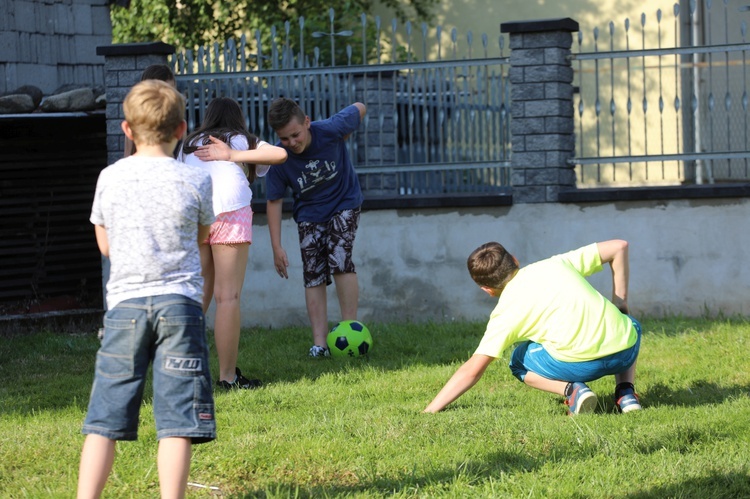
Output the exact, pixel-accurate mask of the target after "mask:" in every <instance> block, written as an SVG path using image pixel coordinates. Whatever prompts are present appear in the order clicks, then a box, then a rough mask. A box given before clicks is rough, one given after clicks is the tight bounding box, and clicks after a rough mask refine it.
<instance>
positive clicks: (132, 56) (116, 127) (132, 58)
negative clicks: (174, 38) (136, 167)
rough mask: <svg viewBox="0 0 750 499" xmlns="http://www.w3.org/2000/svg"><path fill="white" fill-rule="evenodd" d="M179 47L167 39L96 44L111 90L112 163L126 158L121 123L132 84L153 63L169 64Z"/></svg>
mask: <svg viewBox="0 0 750 499" xmlns="http://www.w3.org/2000/svg"><path fill="white" fill-rule="evenodd" d="M174 52H175V48H174V46H172V45H169V44H166V43H163V42H152V43H123V44H118V45H104V46H99V47H96V54H97V55H103V56H104V85H105V88H106V91H107V112H106V117H107V160H108V163H109V164H112V163H114V162H115V161H117V160H118V159H120V158H122V153H123V151H124V150H125V135H124V134H123V133H122V129H121V128H120V124H121V123H122V120H123V119H124V118H125V115H124V114H123V111H122V102H123V101H124V100H125V96H126V95H127V93H128V91H129V90H130V87H132V86H133V85H135V84H136V83H138V82H139V81H140V80H141V73H143V70H144V69H146V68H147V67H148V66H150V65H151V64H167V57H168V56H169V55H171V54H174Z"/></svg>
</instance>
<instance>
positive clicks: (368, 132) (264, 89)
mask: <svg viewBox="0 0 750 499" xmlns="http://www.w3.org/2000/svg"><path fill="white" fill-rule="evenodd" d="M330 16H331V31H330V32H329V33H318V32H316V33H312V36H313V37H315V38H319V39H320V43H321V45H320V46H314V47H309V46H308V47H306V49H307V50H308V52H310V53H306V52H305V51H304V50H305V47H304V44H303V40H304V37H303V34H304V30H305V26H304V19H302V20H301V22H300V23H299V33H293V32H292V29H291V26H290V25H289V24H288V23H287V24H286V25H285V29H284V31H283V36H282V35H281V34H278V33H277V32H276V30H272V31H271V33H272V36H271V37H270V42H268V46H266V45H264V39H263V38H262V37H261V34H260V33H257V32H256V36H255V39H254V40H252V41H249V40H248V39H247V38H246V37H244V36H243V37H242V38H240V39H239V41H238V42H235V41H234V40H228V41H227V42H226V43H224V44H214V45H213V46H211V47H203V48H199V49H198V50H197V51H190V50H186V51H183V52H180V53H177V54H176V55H175V56H173V58H172V63H173V66H174V69H175V73H176V76H177V83H178V86H179V88H180V89H181V90H183V91H184V92H185V93H186V95H187V96H188V115H189V120H188V121H189V123H188V125H189V129H191V130H192V129H193V128H194V127H195V126H196V125H197V124H199V123H200V121H201V120H202V117H203V115H204V112H205V108H206V105H207V103H208V102H209V101H210V100H211V99H212V98H214V97H217V96H225V97H231V98H234V99H236V100H237V101H238V102H239V103H240V105H241V106H242V108H243V110H244V111H245V115H246V119H247V125H248V129H249V130H250V131H251V132H252V133H254V134H256V135H258V136H259V137H261V138H262V139H264V140H268V141H273V140H275V139H276V136H275V133H274V131H273V130H271V129H270V128H269V127H268V125H267V123H266V112H267V111H268V106H269V104H270V102H271V101H272V100H273V99H275V98H277V97H281V96H285V97H289V98H292V99H295V100H296V101H297V102H299V104H300V105H301V106H302V108H303V109H305V111H306V112H307V113H308V115H309V116H310V118H311V119H312V120H317V119H324V118H327V117H329V116H331V115H332V114H334V113H335V112H336V111H338V110H339V109H341V108H343V107H345V106H346V105H348V104H350V103H353V102H362V103H364V104H365V105H366V106H367V110H368V111H367V114H366V116H365V118H364V120H363V123H362V125H361V126H360V128H359V130H358V131H357V132H356V133H355V134H352V136H351V137H350V138H349V146H350V151H351V152H352V158H353V161H354V162H355V167H356V168H357V171H358V172H359V173H360V179H361V181H362V186H363V189H364V190H365V191H366V192H367V193H368V195H369V196H378V195H380V196H411V195H421V194H425V195H432V194H443V193H466V192H468V193H481V192H488V193H491V192H498V191H501V190H505V189H507V188H508V187H509V185H510V161H509V155H510V132H509V124H510V112H509V110H510V104H509V99H510V88H509V83H508V79H507V73H508V61H509V58H508V57H506V56H505V54H504V49H505V41H504V38H502V36H501V35H499V34H498V36H497V38H496V39H495V40H494V41H493V42H491V41H490V38H489V37H488V36H487V35H482V36H481V37H480V40H479V43H477V41H476V40H475V39H474V37H473V35H472V34H471V33H469V34H467V35H466V37H465V38H459V36H458V34H457V32H456V31H455V30H453V31H451V32H450V33H447V34H446V33H444V32H443V30H442V29H441V28H440V27H438V28H437V29H434V30H431V29H428V28H427V26H426V25H422V26H421V29H420V30H419V33H417V34H415V33H414V30H413V29H412V25H411V24H410V23H406V24H405V25H404V26H401V27H399V26H398V25H397V23H396V21H395V20H394V21H393V22H392V23H391V29H390V39H389V40H385V36H386V35H387V33H386V30H384V29H382V26H381V23H380V20H379V18H375V21H374V26H370V25H369V24H368V20H367V19H366V18H365V17H364V16H363V17H362V31H363V33H365V32H368V33H371V35H370V36H363V37H362V42H361V44H362V45H361V46H359V47H357V48H354V47H352V46H351V45H347V46H346V49H345V53H346V59H347V60H346V61H344V62H339V61H336V60H335V58H334V54H335V53H337V50H338V49H339V47H337V46H336V44H337V43H338V42H339V41H340V40H344V41H345V39H346V37H347V36H350V35H351V33H352V32H351V31H343V32H334V30H333V26H334V12H333V10H331V12H330ZM372 28H374V29H372ZM368 39H369V42H371V43H373V44H374V45H372V46H371V45H368V43H369V42H368ZM446 39H447V40H448V42H447V43H446ZM291 40H300V42H299V43H297V44H296V45H293V44H292V43H291ZM415 42H416V43H419V44H420V45H421V47H416V48H415V47H414V45H413V43H415ZM387 46H390V47H391V50H390V51H386V50H384V49H383V47H387ZM321 47H325V48H326V51H328V52H329V53H330V54H331V59H330V61H329V60H328V58H327V57H321ZM329 47H330V48H329ZM398 47H402V48H401V49H397V48H398ZM420 48H421V55H420V56H416V55H415V54H416V53H417V52H420V50H417V49H420ZM310 49H312V50H310ZM355 50H360V51H361V52H360V53H361V58H360V61H364V62H365V64H353V62H352V61H353V55H354V53H355ZM253 188H254V191H255V193H256V194H255V195H256V196H258V197H259V198H262V197H263V195H264V189H263V184H262V181H258V182H257V183H256V184H255V185H254V186H253Z"/></svg>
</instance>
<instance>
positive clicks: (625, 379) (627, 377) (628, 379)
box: [615, 362, 636, 385]
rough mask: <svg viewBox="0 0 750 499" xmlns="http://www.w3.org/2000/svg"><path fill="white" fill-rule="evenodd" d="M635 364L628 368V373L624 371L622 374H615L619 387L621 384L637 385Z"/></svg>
mask: <svg viewBox="0 0 750 499" xmlns="http://www.w3.org/2000/svg"><path fill="white" fill-rule="evenodd" d="M635 364H636V362H633V365H632V366H630V367H629V368H628V370H627V371H623V372H621V373H617V374H615V383H617V384H618V385H619V384H620V383H631V384H634V383H635Z"/></svg>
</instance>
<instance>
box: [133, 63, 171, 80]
mask: <svg viewBox="0 0 750 499" xmlns="http://www.w3.org/2000/svg"><path fill="white" fill-rule="evenodd" d="M143 80H161V81H166V82H173V81H174V80H175V78H174V73H173V72H172V68H170V67H169V66H167V65H166V64H152V65H150V66H148V67H147V68H146V69H144V70H143V73H141V81H143Z"/></svg>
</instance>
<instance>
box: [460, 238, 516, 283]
mask: <svg viewBox="0 0 750 499" xmlns="http://www.w3.org/2000/svg"><path fill="white" fill-rule="evenodd" d="M466 265H467V267H468V268H469V275H471V278H472V279H473V280H474V282H476V283H477V284H479V285H480V286H486V287H488V288H492V289H498V290H502V289H504V288H505V286H506V285H507V284H508V282H509V281H510V280H511V279H512V278H513V276H515V275H516V272H518V262H517V260H516V259H515V258H513V255H511V254H510V253H508V251H507V250H506V249H505V248H504V247H503V245H502V244H500V243H495V242H491V243H485V244H483V245H481V246H480V247H478V248H477V249H475V250H474V251H472V252H471V255H469V258H468V260H467V261H466Z"/></svg>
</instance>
